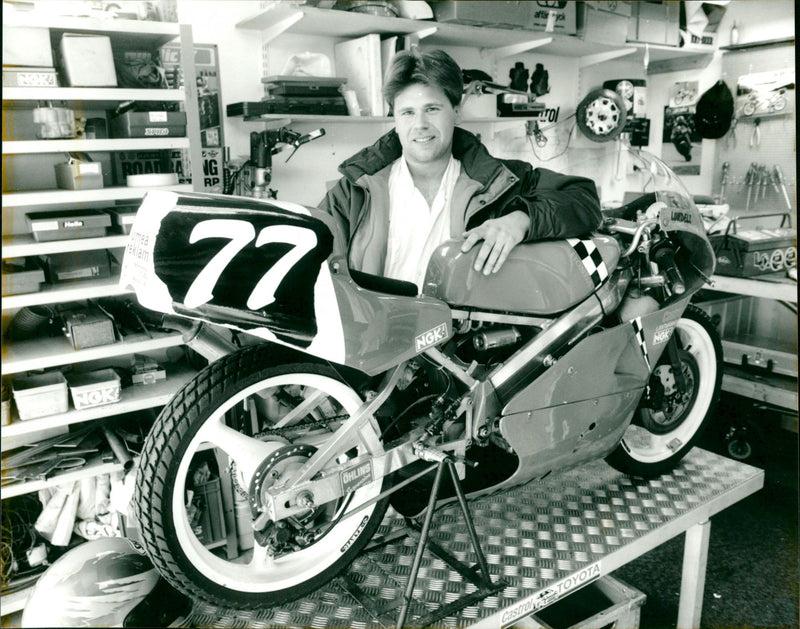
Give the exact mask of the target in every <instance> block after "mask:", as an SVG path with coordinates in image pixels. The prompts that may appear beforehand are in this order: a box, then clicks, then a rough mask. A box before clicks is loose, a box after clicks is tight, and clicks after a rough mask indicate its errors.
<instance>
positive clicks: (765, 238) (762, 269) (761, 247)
mask: <svg viewBox="0 0 800 629" xmlns="http://www.w3.org/2000/svg"><path fill="white" fill-rule="evenodd" d="M777 217H779V218H781V220H780V223H779V224H780V226H779V227H773V228H765V227H762V225H764V224H765V223H767V222H770V220H771V221H772V222H777V221H776V220H775V219H776V218H777ZM745 221H748V222H749V221H757V223H756V224H755V226H754V227H748V229H745V230H742V229H740V225H741V224H742V223H744V222H745ZM759 223H760V224H759ZM788 224H789V215H788V214H786V213H784V214H780V213H778V214H775V213H766V214H753V215H751V216H739V217H737V218H734V219H733V220H732V221H731V222H730V223H729V224H728V228H727V229H726V230H725V233H724V234H712V235H711V236H710V240H711V244H712V245H713V247H714V252H715V254H716V256H717V268H716V273H718V274H719V275H730V276H735V277H752V276H756V275H763V274H765V273H778V272H785V271H787V270H788V269H790V268H792V267H794V266H796V264H797V232H796V231H795V230H794V229H792V228H791V227H788V226H787V225H788ZM751 225H752V223H751Z"/></svg>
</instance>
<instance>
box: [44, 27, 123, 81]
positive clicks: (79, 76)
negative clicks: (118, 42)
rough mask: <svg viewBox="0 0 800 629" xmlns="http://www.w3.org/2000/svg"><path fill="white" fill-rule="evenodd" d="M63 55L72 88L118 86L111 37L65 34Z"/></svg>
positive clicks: (62, 59) (65, 69) (61, 48)
mask: <svg viewBox="0 0 800 629" xmlns="http://www.w3.org/2000/svg"><path fill="white" fill-rule="evenodd" d="M60 51H61V68H62V69H63V71H64V75H65V78H66V80H67V83H68V85H70V86H71V87H116V86H117V73H116V70H115V69H114V55H113V53H112V52H111V39H110V38H109V37H108V36H106V35H82V34H78V33H64V35H62V37H61V45H60ZM40 65H45V64H40Z"/></svg>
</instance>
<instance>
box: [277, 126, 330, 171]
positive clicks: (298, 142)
mask: <svg viewBox="0 0 800 629" xmlns="http://www.w3.org/2000/svg"><path fill="white" fill-rule="evenodd" d="M323 135H325V129H314V130H313V131H312V132H311V133H307V134H306V135H301V136H300V137H298V138H296V139H295V140H293V141H292V142H290V143H289V145H290V146H293V147H294V150H293V151H292V152H291V153H290V154H289V157H287V158H286V162H284V163H288V161H289V160H290V159H292V156H293V155H294V154H295V153H297V149H299V148H300V147H301V146H303V144H306V143H307V142H311V140H316V139H318V138H321V137H322V136H323Z"/></svg>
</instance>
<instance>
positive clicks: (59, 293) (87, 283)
mask: <svg viewBox="0 0 800 629" xmlns="http://www.w3.org/2000/svg"><path fill="white" fill-rule="evenodd" d="M131 293H132V291H130V290H128V289H126V288H122V287H120V285H119V278H118V277H112V278H111V279H100V280H82V281H80V282H76V283H67V284H57V285H55V286H50V285H43V287H42V288H41V290H39V292H36V293H26V294H24V295H10V296H8V297H3V302H2V306H3V310H14V309H16V308H24V307H26V306H28V307H29V306H42V305H44V304H63V303H66V302H68V301H80V300H82V299H97V298H98V297H113V296H115V295H129V294H131Z"/></svg>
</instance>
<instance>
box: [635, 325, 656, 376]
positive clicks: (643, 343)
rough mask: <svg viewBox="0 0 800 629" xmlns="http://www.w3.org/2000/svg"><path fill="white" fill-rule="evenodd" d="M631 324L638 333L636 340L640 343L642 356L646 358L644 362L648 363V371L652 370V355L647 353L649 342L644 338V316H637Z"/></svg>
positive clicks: (636, 333)
mask: <svg viewBox="0 0 800 629" xmlns="http://www.w3.org/2000/svg"><path fill="white" fill-rule="evenodd" d="M631 324H632V325H633V330H634V333H635V335H636V342H637V343H639V349H640V350H642V358H644V362H645V364H646V365H647V371H652V367H650V357H649V356H648V355H647V342H646V341H645V340H644V328H643V327H642V318H641V317H636V318H635V319H634V320H633V321H631Z"/></svg>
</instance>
